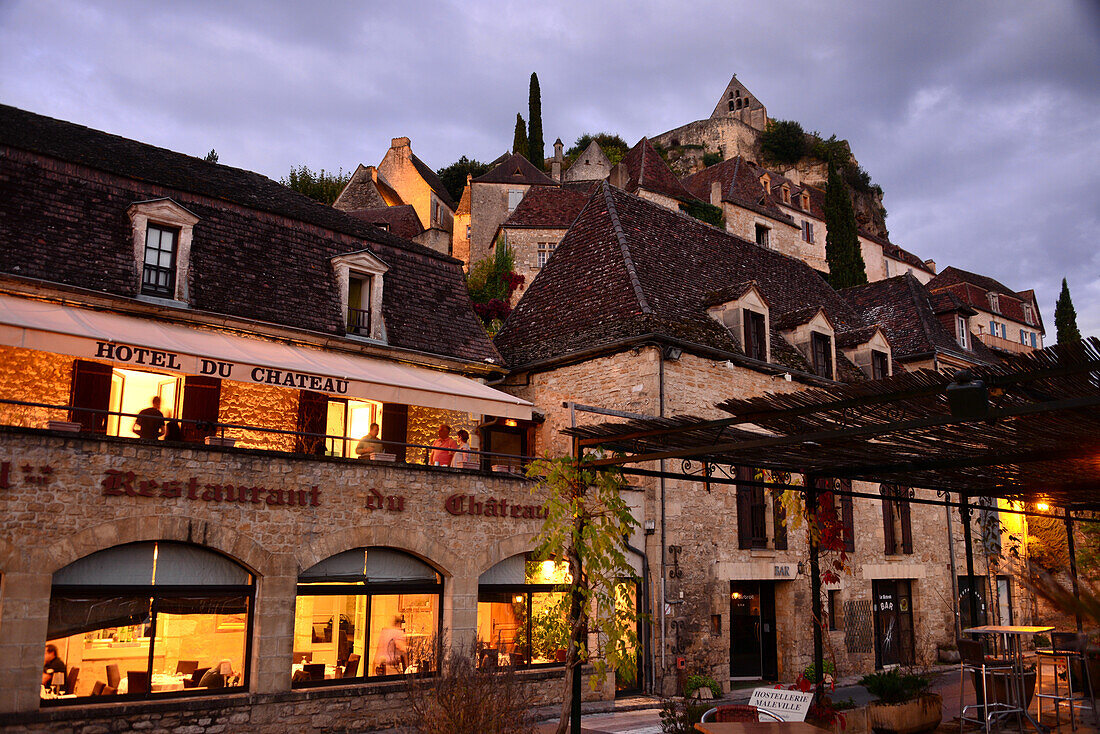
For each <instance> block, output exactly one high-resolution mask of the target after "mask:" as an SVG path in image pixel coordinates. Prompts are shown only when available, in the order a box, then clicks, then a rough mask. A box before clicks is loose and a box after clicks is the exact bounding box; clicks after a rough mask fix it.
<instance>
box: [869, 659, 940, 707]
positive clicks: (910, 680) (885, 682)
mask: <svg viewBox="0 0 1100 734" xmlns="http://www.w3.org/2000/svg"><path fill="white" fill-rule="evenodd" d="M859 684H860V685H861V686H863V687H864V688H866V689H867V692H868V693H870V694H871V695H872V696H874V697H875V698H877V699H879V700H880V701H882V702H883V703H904V702H906V701H912V700H913V699H914V698H918V697H919V696H921V694H923V693H925V692H927V691H928V687H929V686H931V685H932V679H931V678H930V677H929V676H927V675H920V674H919V673H903V672H901V670H899V669H897V668H895V669H893V670H885V671H882V672H879V673H872V674H871V675H865V676H863V677H862V678H861V679H860V681H859Z"/></svg>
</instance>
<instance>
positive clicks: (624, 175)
mask: <svg viewBox="0 0 1100 734" xmlns="http://www.w3.org/2000/svg"><path fill="white" fill-rule="evenodd" d="M611 181H612V183H613V184H614V185H616V186H618V187H619V188H621V189H624V190H625V191H627V192H628V193H631V194H633V193H637V191H638V189H646V190H647V191H652V192H654V193H657V194H663V195H664V196H669V197H672V198H673V199H677V200H679V201H691V200H693V199H695V198H696V197H695V196H693V195H692V194H691V193H690V192H689V191H688V190H687V189H685V188H684V185H683V184H682V183H680V179H678V178H676V174H675V173H673V172H672V169H670V168H669V167H668V164H667V163H665V159H664V158H662V157H661V154H660V153H658V152H657V149H656V148H654V147H653V144H652V143H650V142H649V138H642V139H641V140H639V141H638V144H637V145H635V146H634V147H633V148H631V149H630V150H629V151H627V153H626V155H624V156H623V159H622V160H621V161H619V163H618V165H616V166H615V167H614V168H613V169H611ZM704 201H707V199H704Z"/></svg>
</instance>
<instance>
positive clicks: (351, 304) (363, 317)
mask: <svg viewBox="0 0 1100 734" xmlns="http://www.w3.org/2000/svg"><path fill="white" fill-rule="evenodd" d="M332 268H333V270H334V271H335V274H336V284H337V287H338V293H339V298H340V304H341V311H342V314H343V322H344V333H345V334H347V335H348V336H354V337H360V338H363V339H375V340H378V341H385V340H386V324H385V322H384V320H383V318H382V286H383V284H384V282H383V278H384V275H385V273H386V271H387V270H389V268H388V267H387V266H386V264H385V263H384V262H382V261H381V260H379V259H378V258H377V257H375V256H374V255H372V254H371V253H370V252H368V251H366V250H361V251H359V252H350V253H348V254H346V255H338V256H337V257H334V258H332Z"/></svg>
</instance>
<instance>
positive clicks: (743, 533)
mask: <svg viewBox="0 0 1100 734" xmlns="http://www.w3.org/2000/svg"><path fill="white" fill-rule="evenodd" d="M737 478H738V479H748V478H749V473H748V470H747V469H745V468H744V467H740V466H739V467H737ZM737 547H738V548H741V549H745V548H752V488H751V487H742V486H740V485H738V487H737Z"/></svg>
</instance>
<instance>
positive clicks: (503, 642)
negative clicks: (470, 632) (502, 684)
mask: <svg viewBox="0 0 1100 734" xmlns="http://www.w3.org/2000/svg"><path fill="white" fill-rule="evenodd" d="M568 582H569V571H568V567H567V566H566V564H564V563H556V562H554V561H540V560H537V559H535V558H533V557H531V556H530V555H529V554H522V553H521V554H519V555H516V556H512V557H511V558H506V559H504V560H503V561H501V562H500V563H498V564H497V565H495V566H493V567H492V568H490V569H489V570H488V571H486V572H485V573H483V574H481V578H480V579H478V592H477V650H478V663H479V664H480V665H491V664H499V665H515V666H538V665H560V664H562V663H564V662H565V652H566V649H567V648H568V646H569V624H568V614H569V596H568V594H566V593H564V592H561V591H555V589H557V588H558V585H559V584H562V583H568Z"/></svg>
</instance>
